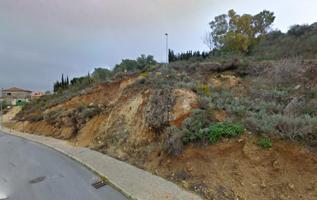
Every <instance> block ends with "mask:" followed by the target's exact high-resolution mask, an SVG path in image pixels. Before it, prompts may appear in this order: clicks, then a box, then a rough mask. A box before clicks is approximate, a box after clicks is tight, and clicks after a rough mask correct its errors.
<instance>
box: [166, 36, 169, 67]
mask: <svg viewBox="0 0 317 200" xmlns="http://www.w3.org/2000/svg"><path fill="white" fill-rule="evenodd" d="M165 36H166V65H165V66H166V67H167V65H168V63H169V59H168V50H169V49H168V33H165Z"/></svg>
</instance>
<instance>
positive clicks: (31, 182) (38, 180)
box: [29, 176, 46, 184]
mask: <svg viewBox="0 0 317 200" xmlns="http://www.w3.org/2000/svg"><path fill="white" fill-rule="evenodd" d="M45 178H46V176H40V177H37V178H35V179H32V180H30V181H29V183H30V184H35V183H39V182H42V181H44V180H45Z"/></svg>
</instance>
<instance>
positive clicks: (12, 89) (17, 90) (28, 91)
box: [3, 87, 32, 93]
mask: <svg viewBox="0 0 317 200" xmlns="http://www.w3.org/2000/svg"><path fill="white" fill-rule="evenodd" d="M3 91H4V92H27V93H32V91H30V90H24V89H21V88H17V87H12V88H9V89H5V90H3Z"/></svg>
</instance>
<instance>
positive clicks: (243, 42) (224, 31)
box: [209, 10, 275, 54]
mask: <svg viewBox="0 0 317 200" xmlns="http://www.w3.org/2000/svg"><path fill="white" fill-rule="evenodd" d="M274 20H275V17H274V13H273V12H270V11H267V10H264V11H262V12H260V13H258V14H256V15H254V16H252V15H250V14H244V15H242V16H240V15H238V14H237V13H236V12H235V11H234V10H229V11H228V14H223V15H219V16H217V17H215V19H214V20H213V21H211V22H210V23H209V25H210V28H211V33H210V35H211V37H212V40H213V43H214V46H215V48H216V49H218V50H227V51H234V52H238V53H243V54H247V53H248V52H249V50H250V48H251V47H252V46H254V45H257V44H258V43H259V42H260V41H262V40H263V39H264V38H265V36H266V35H267V34H268V32H269V31H270V29H271V26H272V24H273V22H274Z"/></svg>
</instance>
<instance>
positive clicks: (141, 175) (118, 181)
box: [0, 129, 201, 200]
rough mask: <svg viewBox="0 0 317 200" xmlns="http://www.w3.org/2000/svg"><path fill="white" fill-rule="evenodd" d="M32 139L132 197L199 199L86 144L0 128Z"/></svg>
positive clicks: (151, 199)
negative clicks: (75, 161) (82, 145)
mask: <svg viewBox="0 0 317 200" xmlns="http://www.w3.org/2000/svg"><path fill="white" fill-rule="evenodd" d="M0 130H1V131H3V132H5V133H8V134H13V135H16V136H19V137H22V138H25V139H28V140H31V141H33V142H37V143H40V144H44V145H46V146H49V147H51V148H53V149H55V150H57V151H59V152H61V153H63V154H65V155H67V156H69V157H71V158H73V159H75V160H77V161H78V162H80V163H82V164H83V165H85V166H87V167H88V168H90V169H91V170H93V171H95V172H96V173H98V174H99V175H100V176H103V177H105V178H106V179H107V180H108V181H109V182H110V183H111V184H112V185H113V186H115V187H116V188H117V189H119V190H120V191H121V192H122V193H123V194H125V195H126V196H128V197H129V198H131V199H134V200H201V198H200V197H199V196H197V195H195V194H192V193H190V192H188V191H185V190H183V189H182V188H180V187H178V186H177V185H175V184H174V183H172V182H169V181H167V180H165V179H163V178H161V177H158V176H155V175H153V174H151V173H149V172H146V171H144V170H141V169H139V168H136V167H134V166H132V165H130V164H128V163H125V162H122V161H119V160H116V159H114V158H111V157H109V156H107V155H104V154H101V153H99V152H97V151H93V150H90V149H88V148H82V147H73V146H71V145H69V144H67V142H66V141H63V140H57V139H54V138H50V137H43V136H38V135H32V134H27V133H20V132H16V131H10V130H8V129H0Z"/></svg>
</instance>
